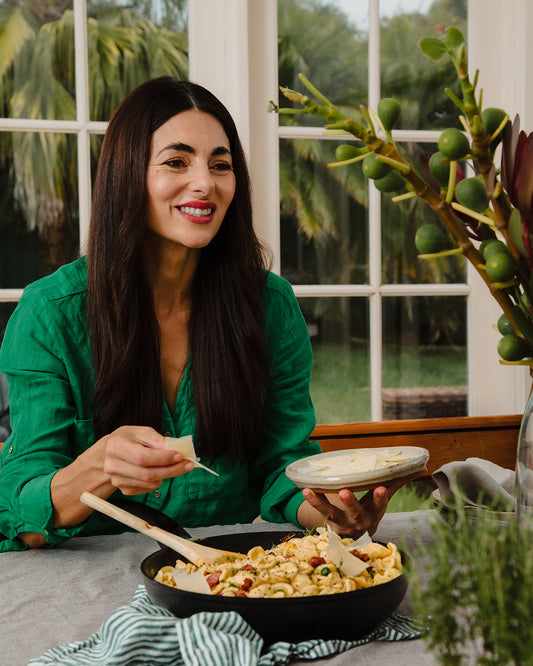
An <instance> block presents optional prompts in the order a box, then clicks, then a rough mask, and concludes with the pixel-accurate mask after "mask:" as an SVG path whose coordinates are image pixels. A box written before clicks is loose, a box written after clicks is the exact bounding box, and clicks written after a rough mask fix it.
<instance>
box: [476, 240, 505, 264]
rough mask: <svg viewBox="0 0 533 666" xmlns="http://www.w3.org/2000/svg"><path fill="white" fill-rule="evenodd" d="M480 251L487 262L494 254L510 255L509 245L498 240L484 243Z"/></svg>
mask: <svg viewBox="0 0 533 666" xmlns="http://www.w3.org/2000/svg"><path fill="white" fill-rule="evenodd" d="M479 251H480V252H481V256H482V257H483V259H485V261H487V259H488V258H489V257H490V256H491V255H492V254H496V253H497V252H503V253H504V254H509V248H508V247H507V245H506V244H505V243H504V242H503V241H500V240H497V239H496V238H489V240H486V241H483V242H482V243H481V245H480V247H479Z"/></svg>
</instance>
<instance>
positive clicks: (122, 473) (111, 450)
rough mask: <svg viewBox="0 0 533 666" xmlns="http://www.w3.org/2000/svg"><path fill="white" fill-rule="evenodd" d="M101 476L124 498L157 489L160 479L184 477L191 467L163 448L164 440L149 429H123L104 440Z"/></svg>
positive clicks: (128, 427) (175, 454)
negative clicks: (105, 475)
mask: <svg viewBox="0 0 533 666" xmlns="http://www.w3.org/2000/svg"><path fill="white" fill-rule="evenodd" d="M103 469H104V472H105V473H106V474H107V475H108V476H109V478H110V481H111V483H112V485H113V486H115V487H116V488H120V490H121V491H122V492H123V493H124V494H126V495H134V494H139V493H142V492H148V491H150V490H155V489H156V488H159V486H160V485H161V483H162V481H163V479H166V478H172V477H175V476H179V475H181V474H185V473H187V472H190V471H191V470H192V469H194V464H193V463H192V462H190V461H188V460H184V458H183V456H182V455H181V453H179V452H177V451H173V450H171V449H166V448H165V438H164V437H163V436H162V435H160V434H159V433H157V432H156V431H155V430H153V429H152V428H146V427H134V426H125V427H122V428H118V429H117V430H116V431H114V432H113V433H111V435H109V436H108V437H107V438H106V444H105V457H104V464H103Z"/></svg>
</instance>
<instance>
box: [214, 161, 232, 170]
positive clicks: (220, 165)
mask: <svg viewBox="0 0 533 666" xmlns="http://www.w3.org/2000/svg"><path fill="white" fill-rule="evenodd" d="M210 168H211V169H213V170H214V171H233V165H232V164H230V163H229V162H216V163H215V164H212V165H211V167H210Z"/></svg>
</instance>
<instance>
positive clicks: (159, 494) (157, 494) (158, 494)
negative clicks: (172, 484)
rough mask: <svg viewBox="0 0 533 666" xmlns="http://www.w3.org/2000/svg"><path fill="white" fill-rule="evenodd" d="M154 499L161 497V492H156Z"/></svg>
mask: <svg viewBox="0 0 533 666" xmlns="http://www.w3.org/2000/svg"><path fill="white" fill-rule="evenodd" d="M154 497H157V498H159V497H161V493H160V492H159V490H154Z"/></svg>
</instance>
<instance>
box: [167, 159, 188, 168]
mask: <svg viewBox="0 0 533 666" xmlns="http://www.w3.org/2000/svg"><path fill="white" fill-rule="evenodd" d="M164 164H165V165H166V166H169V167H172V168H173V169H183V168H184V167H186V166H187V165H186V164H185V160H184V159H183V158H181V157H173V158H172V159H170V160H166V162H164Z"/></svg>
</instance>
